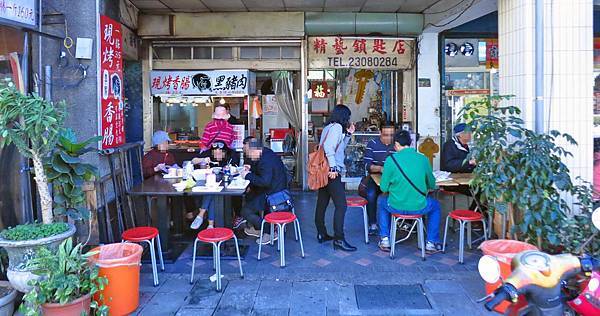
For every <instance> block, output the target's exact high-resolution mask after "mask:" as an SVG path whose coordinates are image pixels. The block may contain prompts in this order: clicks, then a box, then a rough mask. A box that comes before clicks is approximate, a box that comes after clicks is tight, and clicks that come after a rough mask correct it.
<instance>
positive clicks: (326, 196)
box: [315, 104, 356, 251]
mask: <svg viewBox="0 0 600 316" xmlns="http://www.w3.org/2000/svg"><path fill="white" fill-rule="evenodd" d="M350 114H351V112H350V109H349V108H348V107H347V106H345V105H343V104H338V105H336V106H335V108H334V109H333V112H331V117H330V118H329V121H328V122H327V125H326V126H325V128H323V132H322V133H321V146H323V150H324V151H325V156H327V161H328V162H329V183H328V184H327V185H326V186H325V187H323V188H321V189H319V192H318V196H317V208H316V209H315V225H316V226H317V240H318V241H319V243H323V242H325V241H328V240H333V249H340V250H344V251H356V247H354V246H352V245H350V244H349V243H348V242H347V241H346V238H345V237H344V217H345V216H346V207H347V206H346V191H345V186H344V183H343V182H342V175H341V173H342V171H344V169H345V165H344V158H345V157H344V156H345V155H344V152H345V150H346V145H347V144H348V141H350V136H351V135H352V133H354V129H355V128H354V124H352V123H350ZM330 199H332V200H333V205H335V213H334V215H333V231H334V236H333V237H331V236H330V235H328V234H327V228H326V227H325V211H326V210H327V206H328V205H329V200H330Z"/></svg>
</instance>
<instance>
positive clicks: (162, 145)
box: [142, 131, 175, 179]
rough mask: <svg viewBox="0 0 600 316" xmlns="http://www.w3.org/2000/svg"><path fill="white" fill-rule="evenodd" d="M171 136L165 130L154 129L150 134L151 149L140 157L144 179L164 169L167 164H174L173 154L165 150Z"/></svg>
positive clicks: (167, 147)
mask: <svg viewBox="0 0 600 316" xmlns="http://www.w3.org/2000/svg"><path fill="white" fill-rule="evenodd" d="M170 141H171V138H170V137H169V134H167V132H165V131H156V132H154V134H153V135H152V149H151V150H150V151H149V152H147V153H146V154H145V155H144V158H142V169H143V172H144V179H147V178H150V177H152V176H154V175H155V174H157V173H158V172H160V171H165V170H166V168H167V166H169V167H170V166H171V165H174V164H175V157H174V156H173V154H171V153H169V152H167V150H168V149H169V142H170Z"/></svg>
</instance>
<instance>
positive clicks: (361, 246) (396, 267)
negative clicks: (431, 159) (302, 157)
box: [138, 193, 486, 315]
mask: <svg viewBox="0 0 600 316" xmlns="http://www.w3.org/2000/svg"><path fill="white" fill-rule="evenodd" d="M444 202H445V201H444ZM459 203H461V201H459ZM443 204H445V205H446V204H447V203H443ZM314 205H315V195H314V194H311V193H298V195H297V200H296V211H297V213H298V215H299V218H300V221H301V226H302V233H303V237H304V247H305V251H306V258H305V259H302V258H301V257H300V247H299V244H298V243H297V242H296V241H294V238H293V230H292V229H291V227H290V229H288V232H287V235H286V237H287V239H286V261H287V267H285V268H283V269H282V268H280V267H279V256H278V253H277V252H276V248H275V247H270V246H266V247H263V254H262V257H263V260H262V261H257V260H256V253H257V251H258V246H257V245H256V243H255V242H254V239H246V240H242V241H241V242H242V244H245V245H248V246H249V252H248V254H247V255H246V257H245V259H244V260H243V261H242V265H243V267H244V273H245V278H244V279H241V278H240V276H239V272H238V265H237V261H235V260H223V261H222V270H223V274H224V276H225V277H224V279H223V291H222V292H220V293H218V292H216V291H215V290H214V283H211V282H210V281H209V280H208V277H209V276H210V275H212V274H213V270H212V261H208V260H196V276H195V280H194V281H195V282H194V284H190V283H189V276H190V270H191V253H192V250H191V247H188V249H187V250H186V251H185V252H184V253H183V254H182V255H181V256H180V257H179V260H178V261H177V262H175V263H174V264H168V265H167V266H166V271H165V272H162V273H160V274H159V278H160V286H158V287H154V286H152V274H151V273H149V272H150V269H149V266H148V265H144V267H143V272H144V273H143V274H142V287H141V299H140V308H139V309H138V315H174V314H177V315H304V314H306V315H451V314H453V313H457V312H463V313H464V312H467V313H468V315H484V314H486V313H485V310H484V308H483V306H482V305H480V304H476V303H475V300H477V299H478V298H480V297H482V296H483V295H484V292H483V281H482V280H481V279H480V277H479V275H478V273H477V271H476V270H477V260H478V259H479V256H480V251H478V250H475V249H474V250H472V251H467V252H466V253H465V264H464V265H461V264H458V260H457V259H458V248H457V244H456V241H455V239H456V235H455V234H450V235H449V236H450V237H451V238H450V240H449V242H448V244H449V249H448V251H447V253H446V254H442V253H439V254H434V255H430V256H427V260H426V261H422V260H421V258H420V252H419V251H418V249H417V248H416V238H413V239H410V240H408V241H406V242H404V243H402V244H399V245H398V246H397V248H396V258H395V259H394V260H392V259H390V258H389V256H388V253H384V252H382V251H380V250H379V249H378V248H377V240H376V238H371V242H370V243H369V244H368V245H366V244H365V243H364V240H363V238H364V237H363V231H362V214H360V213H361V211H360V210H359V209H349V210H348V213H347V216H346V235H347V238H348V240H349V242H351V243H352V244H353V245H355V246H357V247H358V251H356V252H354V253H344V252H339V251H337V252H336V251H333V249H332V245H331V242H329V243H324V244H318V243H317V241H316V238H315V235H316V230H315V228H314V219H313V214H314ZM459 205H461V204H459ZM330 208H332V206H330ZM444 209H445V210H446V212H447V211H448V208H447V207H445V208H444ZM330 211H331V212H332V211H333V210H332V209H331V210H330ZM330 211H328V212H330ZM328 217H331V213H328ZM444 218H445V217H444ZM442 223H443V221H442ZM328 227H331V224H329V226H328ZM442 228H443V227H442ZM467 249H468V248H467Z"/></svg>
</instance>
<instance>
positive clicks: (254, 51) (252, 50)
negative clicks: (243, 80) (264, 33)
mask: <svg viewBox="0 0 600 316" xmlns="http://www.w3.org/2000/svg"><path fill="white" fill-rule="evenodd" d="M259 58H260V52H259V48H258V46H242V47H240V59H259Z"/></svg>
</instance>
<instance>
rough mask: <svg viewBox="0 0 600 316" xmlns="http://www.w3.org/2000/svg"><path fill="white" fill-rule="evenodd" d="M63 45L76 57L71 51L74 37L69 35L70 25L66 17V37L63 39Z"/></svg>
mask: <svg viewBox="0 0 600 316" xmlns="http://www.w3.org/2000/svg"><path fill="white" fill-rule="evenodd" d="M63 46H64V47H65V48H66V49H67V53H69V55H71V57H73V58H75V56H73V54H72V53H71V47H73V38H71V37H70V36H69V27H68V26H67V19H65V39H64V40H63Z"/></svg>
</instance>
